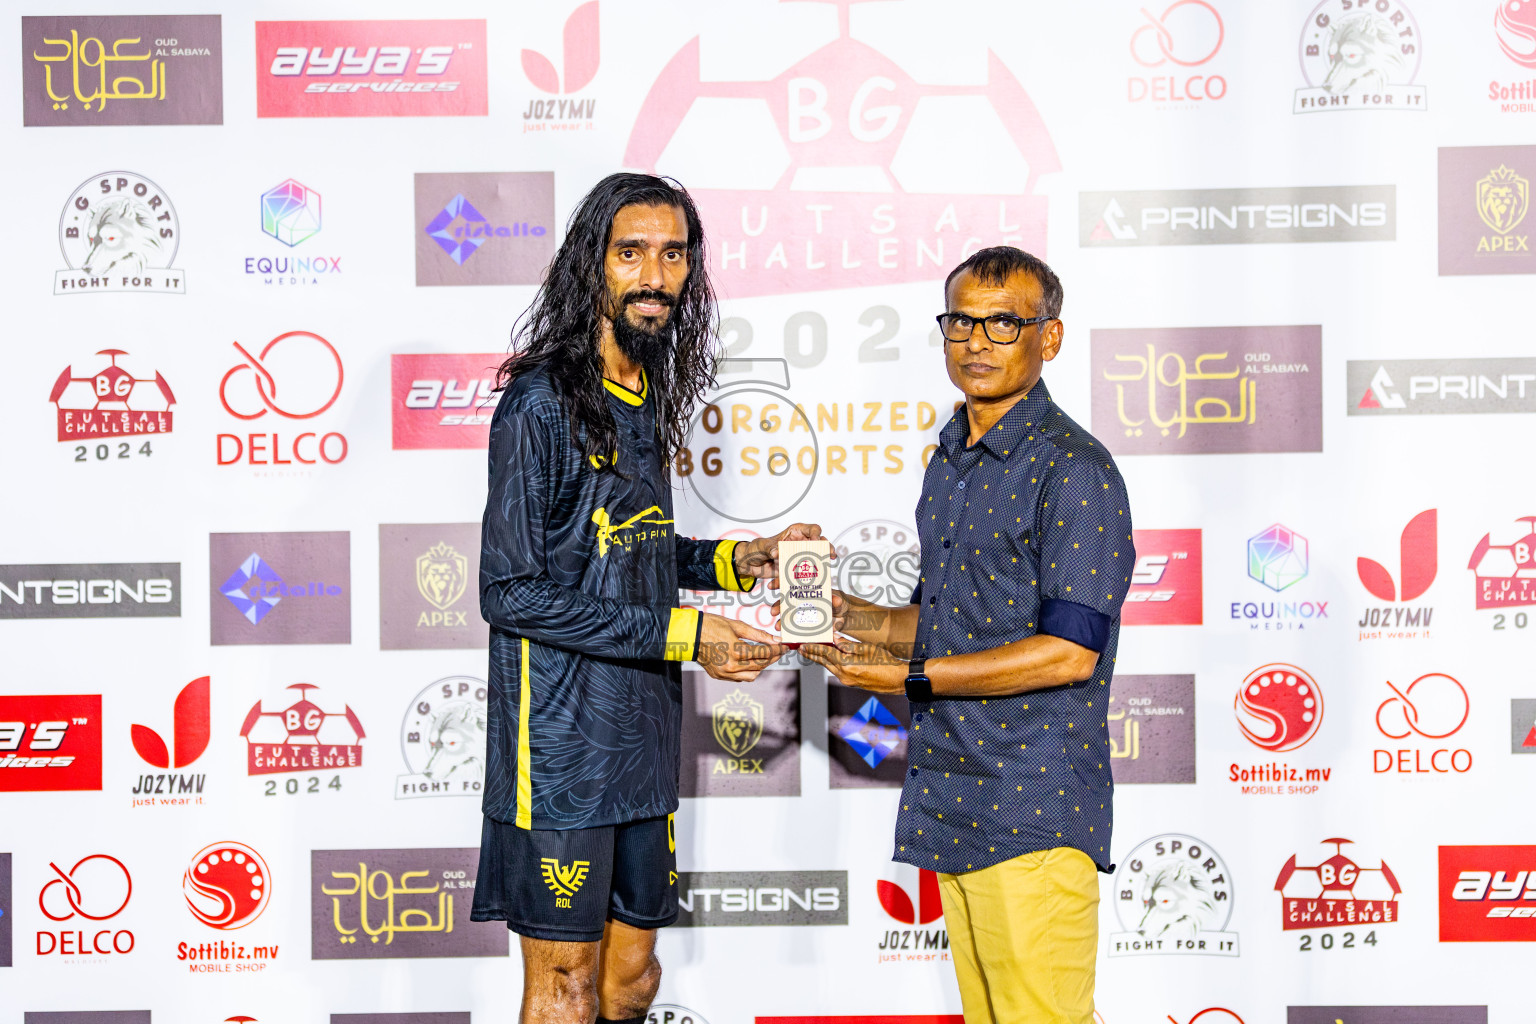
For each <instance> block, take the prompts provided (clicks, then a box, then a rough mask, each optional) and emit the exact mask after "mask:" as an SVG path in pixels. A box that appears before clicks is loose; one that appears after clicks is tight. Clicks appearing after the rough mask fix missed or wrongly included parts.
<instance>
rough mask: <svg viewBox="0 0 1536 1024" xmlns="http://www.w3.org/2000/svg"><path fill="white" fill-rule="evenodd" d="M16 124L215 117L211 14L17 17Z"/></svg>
mask: <svg viewBox="0 0 1536 1024" xmlns="http://www.w3.org/2000/svg"><path fill="white" fill-rule="evenodd" d="M21 51H22V67H21V95H22V124H25V125H27V126H29V127H30V126H33V125H69V126H80V125H100V124H223V123H224V60H223V40H222V33H221V26H220V19H219V16H218V15H217V14H207V15H191V16H173V17H69V18H58V17H49V18H22V19H21Z"/></svg>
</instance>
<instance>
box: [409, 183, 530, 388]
mask: <svg viewBox="0 0 1536 1024" xmlns="http://www.w3.org/2000/svg"><path fill="white" fill-rule="evenodd" d="M416 223H417V225H418V226H419V231H418V233H417V235H416V284H417V285H418V286H422V285H461V284H465V285H467V284H538V283H539V281H540V280H541V279H542V278H543V275H544V268H545V267H546V266H548V265H549V261H550V260H551V259H553V258H554V255H555V176H554V174H553V173H551V172H549V171H517V172H509V173H506V174H494V173H476V174H418V175H416ZM482 249H484V250H485V251H484V252H483V253H482V252H481V250H482ZM497 362H500V360H497Z"/></svg>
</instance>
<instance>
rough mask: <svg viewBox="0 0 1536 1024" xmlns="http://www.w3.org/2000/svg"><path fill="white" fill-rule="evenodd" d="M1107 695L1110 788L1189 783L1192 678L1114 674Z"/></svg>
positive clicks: (1192, 743)
mask: <svg viewBox="0 0 1536 1024" xmlns="http://www.w3.org/2000/svg"><path fill="white" fill-rule="evenodd" d="M1111 687H1112V691H1113V692H1111V694H1110V696H1109V716H1108V718H1109V756H1110V757H1111V758H1112V759H1113V760H1112V761H1111V763H1110V769H1111V771H1112V772H1113V773H1114V778H1115V784H1116V785H1123V784H1125V783H1136V782H1163V783H1169V782H1172V783H1178V782H1194V781H1195V677H1194V676H1133V675H1116V676H1115V679H1114V682H1113V683H1112V684H1111Z"/></svg>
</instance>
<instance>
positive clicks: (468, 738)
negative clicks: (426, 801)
mask: <svg viewBox="0 0 1536 1024" xmlns="http://www.w3.org/2000/svg"><path fill="white" fill-rule="evenodd" d="M485 697H486V684H485V680H483V679H476V678H475V677H474V676H448V677H446V678H444V679H439V680H438V681H437V682H435V683H432V684H431V685H430V686H428V687H427V688H426V689H424V690H422V691H421V692H420V693H418V694H417V695H416V698H415V700H413V701H411V705H410V707H409V708H407V709H406V712H405V720H404V721H403V722H402V723H401V724H400V751H401V753H402V754H403V755H404V757H405V764H406V767H407V768H408V769H409V770H410V774H408V775H401V776H399V777H398V778H397V779H396V780H395V799H396V800H405V799H410V798H412V797H423V796H477V795H478V794H479V793H480V789H481V786H482V784H483V783H484V781H485V728H486V718H487V714H486V706H485Z"/></svg>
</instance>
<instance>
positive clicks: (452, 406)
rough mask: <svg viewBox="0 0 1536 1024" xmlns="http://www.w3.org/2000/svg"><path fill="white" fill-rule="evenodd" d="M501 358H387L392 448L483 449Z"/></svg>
mask: <svg viewBox="0 0 1536 1024" xmlns="http://www.w3.org/2000/svg"><path fill="white" fill-rule="evenodd" d="M505 358H506V357H505V356H503V355H497V354H494V353H485V354H481V355H460V354H454V355H447V354H441V355H440V354H436V353H434V354H420V355H392V356H390V357H389V376H390V391H391V397H392V401H391V403H390V410H391V415H390V419H391V421H392V422H391V428H392V440H393V447H394V448H396V449H397V450H398V449H401V448H475V449H484V448H485V447H486V446H487V445H488V444H489V442H490V437H491V415H492V414H493V413H494V412H495V411H496V403H497V402H498V401H499V400H500V397H501V396H500V393H499V392H497V391H496V371H497V368H498V367H499V366H500V365H501V363H502V361H503V360H504V359H505Z"/></svg>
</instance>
